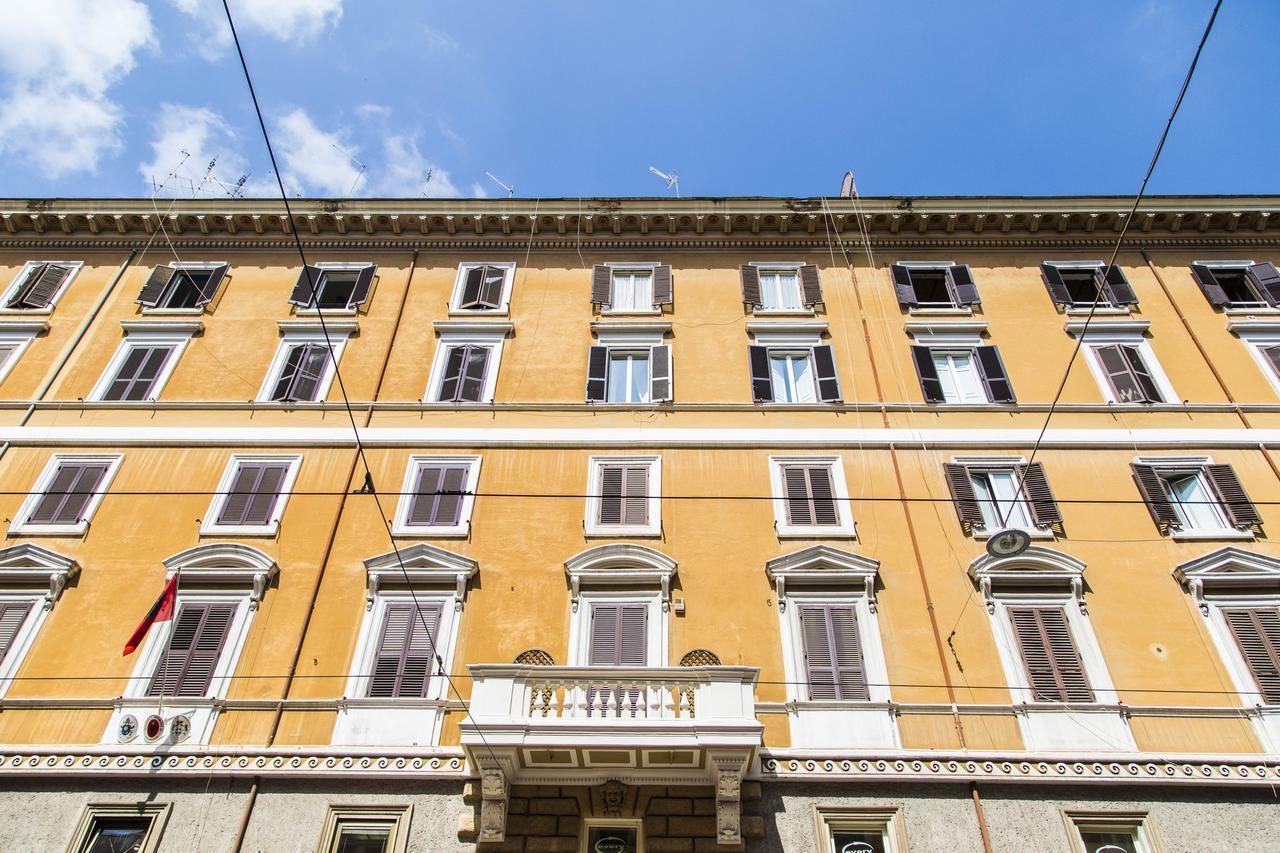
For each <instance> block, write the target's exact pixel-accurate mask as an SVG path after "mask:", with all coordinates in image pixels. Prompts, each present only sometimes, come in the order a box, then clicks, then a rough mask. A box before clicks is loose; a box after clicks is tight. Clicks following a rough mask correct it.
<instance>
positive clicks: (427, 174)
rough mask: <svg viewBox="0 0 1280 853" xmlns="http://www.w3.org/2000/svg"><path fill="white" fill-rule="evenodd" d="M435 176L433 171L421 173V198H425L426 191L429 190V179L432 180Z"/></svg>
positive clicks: (428, 170)
mask: <svg viewBox="0 0 1280 853" xmlns="http://www.w3.org/2000/svg"><path fill="white" fill-rule="evenodd" d="M435 176H436V170H435V169H427V171H425V172H423V173H422V181H423V183H422V197H423V198H426V197H427V191H428V190H430V189H431V179H432V178H434V177H435Z"/></svg>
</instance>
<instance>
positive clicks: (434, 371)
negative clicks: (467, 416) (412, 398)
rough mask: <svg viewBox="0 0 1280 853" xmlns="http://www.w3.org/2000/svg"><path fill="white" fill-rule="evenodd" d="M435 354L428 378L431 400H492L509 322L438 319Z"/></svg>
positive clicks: (449, 401)
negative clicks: (455, 321) (450, 321)
mask: <svg viewBox="0 0 1280 853" xmlns="http://www.w3.org/2000/svg"><path fill="white" fill-rule="evenodd" d="M435 326H436V333H437V335H438V336H439V340H438V341H437V342H436V351H435V357H434V358H433V359H432V362H431V375H430V377H429V378H428V380H427V397H426V402H429V403H492V402H493V393H494V389H496V388H497V385H498V366H499V365H500V364H501V363H502V345H503V342H504V341H505V340H506V337H507V335H508V334H510V333H511V325H510V324H508V323H492V324H486V325H481V324H466V323H463V324H458V323H449V322H437V323H436V324H435Z"/></svg>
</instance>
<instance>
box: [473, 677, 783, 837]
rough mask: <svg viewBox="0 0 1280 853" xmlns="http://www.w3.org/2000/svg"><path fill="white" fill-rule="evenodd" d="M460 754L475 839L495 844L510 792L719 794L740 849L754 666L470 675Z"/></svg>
mask: <svg viewBox="0 0 1280 853" xmlns="http://www.w3.org/2000/svg"><path fill="white" fill-rule="evenodd" d="M468 669H469V670H470V672H471V679H472V686H471V699H470V710H471V714H470V716H469V717H468V718H467V719H466V720H464V721H463V722H462V723H461V725H460V727H459V728H460V731H461V738H462V745H463V747H464V748H465V749H466V750H467V754H468V757H469V758H470V760H471V766H472V767H474V768H476V769H477V770H478V771H479V773H480V778H481V795H482V797H483V800H482V806H481V826H480V840H482V841H499V840H502V838H503V827H504V826H505V820H506V798H507V790H508V787H509V786H510V785H511V784H513V783H514V784H558V785H597V784H601V783H603V782H606V781H608V780H617V781H619V782H625V783H627V784H632V785H641V784H706V785H714V786H715V787H716V797H717V800H718V801H719V806H720V807H719V808H718V810H717V811H718V813H719V816H718V832H719V837H720V840H721V841H722V842H723V843H727V844H728V843H737V842H738V841H739V840H740V835H739V834H738V814H739V810H738V787H739V784H740V782H741V779H742V775H743V774H744V773H745V772H746V771H747V769H748V768H749V767H750V766H751V763H752V761H753V760H754V758H755V753H756V750H757V749H758V748H759V747H760V743H761V732H762V731H763V726H761V725H760V723H759V722H758V721H757V720H756V716H755V682H756V678H757V676H758V674H759V671H758V670H757V669H755V668H754V667H739V666H707V667H637V668H632V667H560V666H523V665H517V664H484V665H473V666H470V667H468Z"/></svg>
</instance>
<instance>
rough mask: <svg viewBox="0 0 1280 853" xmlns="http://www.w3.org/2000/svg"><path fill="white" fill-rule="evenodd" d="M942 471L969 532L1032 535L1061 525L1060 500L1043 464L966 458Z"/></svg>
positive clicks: (962, 521)
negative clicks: (1015, 530)
mask: <svg viewBox="0 0 1280 853" xmlns="http://www.w3.org/2000/svg"><path fill="white" fill-rule="evenodd" d="M943 471H944V473H945V474H946V477H947V486H948V488H949V489H950V490H951V500H952V502H953V503H954V504H955V508H956V514H957V515H958V516H959V517H960V526H961V527H962V528H963V529H964V531H965V533H971V534H975V533H976V534H978V535H985V534H990V533H994V532H995V531H997V530H1001V529H1005V528H1010V527H1016V528H1021V529H1023V530H1029V531H1033V532H1034V531H1041V530H1047V529H1050V528H1053V529H1059V528H1060V527H1061V525H1062V515H1061V513H1060V512H1059V510H1058V502H1057V500H1056V499H1055V498H1054V496H1053V491H1052V490H1051V489H1050V488H1049V480H1048V478H1047V477H1046V476H1045V472H1044V466H1043V465H1041V464H1040V463H1039V462H1033V463H1032V464H1030V465H1024V464H1022V462H1021V460H1019V459H1015V460H1007V459H998V458H993V459H990V460H987V459H981V458H977V459H973V460H972V461H969V460H964V459H962V460H959V461H957V462H953V463H948V464H946V465H944V466H943Z"/></svg>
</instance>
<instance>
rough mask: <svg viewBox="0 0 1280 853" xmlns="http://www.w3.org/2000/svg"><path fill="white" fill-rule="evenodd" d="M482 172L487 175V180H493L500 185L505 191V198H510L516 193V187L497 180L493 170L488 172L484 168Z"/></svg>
mask: <svg viewBox="0 0 1280 853" xmlns="http://www.w3.org/2000/svg"><path fill="white" fill-rule="evenodd" d="M484 173H485V174H486V175H488V176H489V180H491V181H493V182H494V183H495V184H497V185H498V186H500V187H502V188H503V189H504V190H506V191H507V198H511V197H512V196H514V195H515V194H516V188H515V186H514V185H512V186H507V185H506V184H504V183H503V182H502V181H500V180H498V176H497V175H495V174H494V173H493V172H490V171H489V170H488V169H485V170H484Z"/></svg>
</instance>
